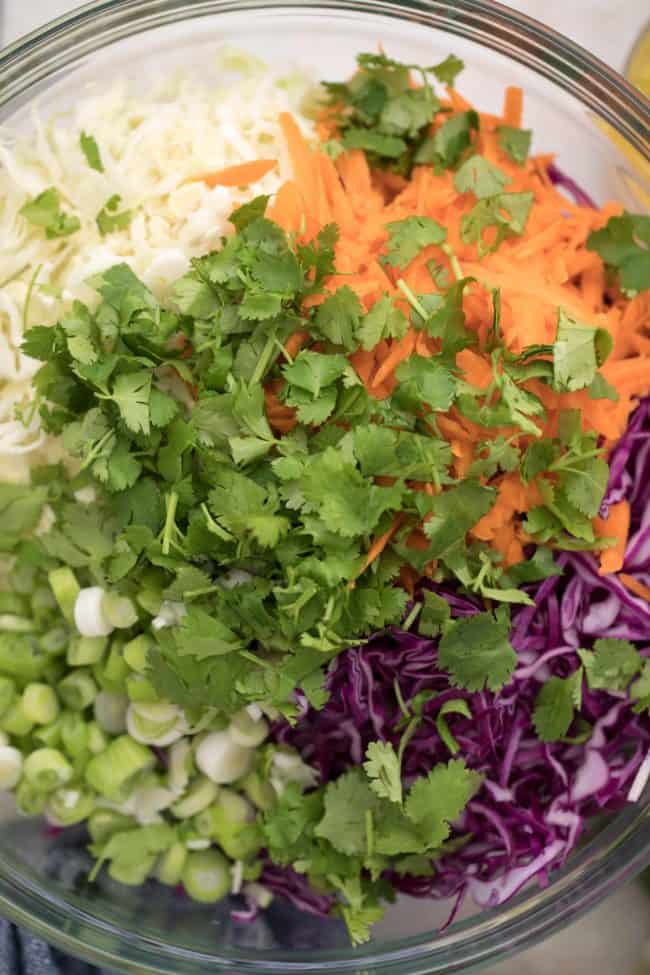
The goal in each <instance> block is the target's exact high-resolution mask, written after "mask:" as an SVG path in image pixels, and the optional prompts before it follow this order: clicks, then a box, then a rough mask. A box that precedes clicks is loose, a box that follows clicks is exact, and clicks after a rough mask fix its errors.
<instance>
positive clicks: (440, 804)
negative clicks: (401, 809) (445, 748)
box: [405, 759, 481, 849]
mask: <svg viewBox="0 0 650 975" xmlns="http://www.w3.org/2000/svg"><path fill="white" fill-rule="evenodd" d="M480 785H481V776H480V775H479V774H478V772H474V771H472V770H471V769H468V768H467V767H466V766H465V763H464V762H463V761H462V760H461V759H452V760H451V761H450V762H448V764H447V765H436V767H435V768H434V769H432V770H431V772H429V774H428V775H427V776H426V777H424V776H423V777H421V778H419V779H416V781H415V782H414V783H413V786H412V787H411V790H410V791H409V794H408V796H407V799H406V805H405V808H406V814H407V816H408V817H409V819H410V820H411V821H412V822H413V823H415V824H416V826H417V828H418V833H419V834H420V835H421V836H422V838H423V840H424V844H425V848H427V849H435V848H436V847H439V846H440V845H441V844H442V843H443V842H444V841H445V840H446V839H447V837H448V836H449V833H450V829H451V825H450V824H451V823H453V822H454V820H456V819H458V817H459V816H460V814H461V813H462V812H463V810H464V809H465V806H466V805H467V803H468V802H469V800H470V799H471V798H472V796H473V795H474V794H475V793H476V792H477V790H478V789H479V788H480Z"/></svg>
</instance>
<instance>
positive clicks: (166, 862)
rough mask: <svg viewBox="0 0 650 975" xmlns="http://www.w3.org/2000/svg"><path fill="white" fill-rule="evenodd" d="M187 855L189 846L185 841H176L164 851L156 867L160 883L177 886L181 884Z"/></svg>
mask: <svg viewBox="0 0 650 975" xmlns="http://www.w3.org/2000/svg"><path fill="white" fill-rule="evenodd" d="M187 857H188V853H187V847H186V846H185V844H184V843H174V845H173V846H170V848H169V849H168V850H167V851H166V852H165V853H163V855H162V857H161V858H160V860H159V861H158V866H157V867H156V877H157V878H158V880H159V881H160V883H161V884H165V885H166V886H168V887H176V886H177V884H180V882H181V878H182V876H183V869H184V868H185V864H186V862H187Z"/></svg>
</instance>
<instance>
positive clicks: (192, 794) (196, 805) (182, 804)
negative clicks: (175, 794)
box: [170, 775, 219, 819]
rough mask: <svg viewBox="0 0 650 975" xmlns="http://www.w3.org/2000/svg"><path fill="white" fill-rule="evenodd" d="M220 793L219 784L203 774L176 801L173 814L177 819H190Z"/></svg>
mask: <svg viewBox="0 0 650 975" xmlns="http://www.w3.org/2000/svg"><path fill="white" fill-rule="evenodd" d="M218 794H219V788H218V786H216V785H215V783H214V782H212V781H211V780H210V779H206V778H205V776H203V775H202V776H200V777H199V778H197V779H195V780H194V781H193V782H192V784H191V785H190V787H189V789H188V791H187V792H186V794H185V795H184V796H183V798H182V799H179V801H178V802H175V803H174V805H173V806H172V807H171V810H170V811H171V814H172V816H175V817H176V819H189V818H190V817H191V816H196V815H197V813H200V812H201V811H202V810H203V809H205V808H206V807H207V806H209V805H210V803H212V802H214V800H215V799H216V798H217V796H218Z"/></svg>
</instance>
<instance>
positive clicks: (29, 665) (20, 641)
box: [0, 633, 48, 681]
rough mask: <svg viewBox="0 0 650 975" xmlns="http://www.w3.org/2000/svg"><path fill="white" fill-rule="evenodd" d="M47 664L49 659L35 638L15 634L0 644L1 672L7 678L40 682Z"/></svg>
mask: <svg viewBox="0 0 650 975" xmlns="http://www.w3.org/2000/svg"><path fill="white" fill-rule="evenodd" d="M47 663H48V657H47V656H46V654H44V653H41V651H40V650H39V648H38V646H37V643H36V640H35V639H34V638H33V637H30V636H27V635H26V634H19V633H15V634H12V635H11V636H9V635H7V639H6V640H2V642H0V671H1V672H2V673H3V674H5V676H8V677H17V678H18V679H19V680H25V681H31V680H38V678H39V677H40V676H41V675H42V674H43V671H44V670H45V668H46V666H47Z"/></svg>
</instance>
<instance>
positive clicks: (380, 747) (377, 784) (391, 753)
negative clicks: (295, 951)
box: [363, 741, 402, 805]
mask: <svg viewBox="0 0 650 975" xmlns="http://www.w3.org/2000/svg"><path fill="white" fill-rule="evenodd" d="M363 767H364V770H365V773H366V775H367V776H368V778H369V779H370V788H371V789H372V791H373V792H374V793H375V795H377V796H379V797H380V798H381V799H388V800H389V801H390V802H396V803H398V805H401V802H402V778H401V763H400V760H399V757H398V755H397V752H396V751H395V749H394V748H393V746H392V745H391V744H390V742H385V741H371V742H370V744H369V745H368V749H367V751H366V761H365V762H364V764H363Z"/></svg>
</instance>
